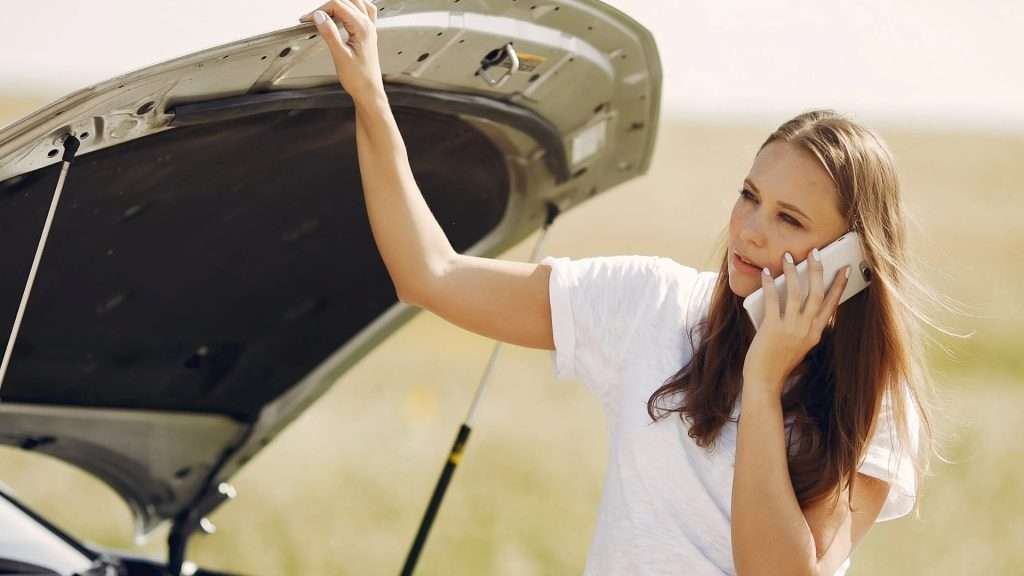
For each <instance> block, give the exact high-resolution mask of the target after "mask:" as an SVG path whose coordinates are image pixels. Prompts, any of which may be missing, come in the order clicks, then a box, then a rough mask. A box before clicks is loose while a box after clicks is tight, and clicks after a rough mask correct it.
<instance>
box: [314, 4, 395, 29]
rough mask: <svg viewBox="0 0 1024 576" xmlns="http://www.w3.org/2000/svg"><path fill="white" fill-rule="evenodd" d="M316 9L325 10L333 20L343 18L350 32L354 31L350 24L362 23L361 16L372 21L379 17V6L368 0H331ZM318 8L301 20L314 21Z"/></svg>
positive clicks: (343, 22)
mask: <svg viewBox="0 0 1024 576" xmlns="http://www.w3.org/2000/svg"><path fill="white" fill-rule="evenodd" d="M367 6H371V7H372V10H371V9H370V8H367ZM316 10H320V11H322V12H324V13H325V14H327V16H328V17H330V18H331V19H333V20H341V21H342V24H344V25H345V28H347V29H348V30H349V32H350V33H351V32H354V30H353V29H352V28H350V25H352V26H355V25H357V24H361V23H360V22H359V21H358V19H359V18H360V17H361V16H365V17H366V18H367V19H369V20H370V21H371V22H372V21H375V20H376V18H377V7H376V6H374V5H373V4H370V2H369V1H368V0H331V1H330V2H325V3H324V4H321V5H320V7H319V8H317V9H316ZM316 10H313V11H312V12H309V13H308V14H304V15H303V16H302V17H300V18H299V22H312V21H313V14H314V13H315V12H316ZM371 13H372V15H371Z"/></svg>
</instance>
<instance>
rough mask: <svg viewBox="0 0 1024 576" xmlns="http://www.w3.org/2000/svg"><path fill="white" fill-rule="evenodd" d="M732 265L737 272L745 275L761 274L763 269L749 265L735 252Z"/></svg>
mask: <svg viewBox="0 0 1024 576" xmlns="http://www.w3.org/2000/svg"><path fill="white" fill-rule="evenodd" d="M732 264H733V267H734V268H735V269H736V271H737V272H743V273H744V274H760V273H761V269H760V268H758V267H757V266H751V265H750V264H747V263H746V262H744V261H743V260H740V257H739V255H738V254H736V253H735V252H733V253H732Z"/></svg>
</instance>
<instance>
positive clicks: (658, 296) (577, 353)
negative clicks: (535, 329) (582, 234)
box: [541, 255, 697, 407]
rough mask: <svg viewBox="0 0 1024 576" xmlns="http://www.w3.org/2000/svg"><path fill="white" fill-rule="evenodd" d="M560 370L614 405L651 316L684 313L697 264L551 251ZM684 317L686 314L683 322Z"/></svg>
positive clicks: (554, 329) (553, 315)
mask: <svg viewBox="0 0 1024 576" xmlns="http://www.w3.org/2000/svg"><path fill="white" fill-rule="evenodd" d="M541 264H546V265H548V266H551V278H550V281H549V298H550V302H551V328H552V335H553V338H554V344H555V350H554V352H553V353H552V354H553V360H554V366H555V376H556V378H558V379H576V380H579V381H580V382H582V383H583V384H585V385H586V386H587V387H588V388H590V389H591V391H592V392H593V393H594V394H595V395H596V396H597V397H598V399H599V400H601V401H602V403H604V404H605V405H606V407H607V406H608V403H609V402H610V401H612V397H613V393H614V392H613V389H614V387H615V386H616V385H617V384H618V383H619V381H620V377H621V373H622V368H623V361H624V356H625V352H626V351H627V350H628V349H629V348H630V346H631V344H632V343H633V342H634V339H636V338H649V337H652V335H651V334H650V333H649V331H650V330H651V328H650V326H652V322H651V320H652V318H653V317H654V316H655V314H657V313H658V312H659V311H660V312H662V313H663V314H660V315H659V317H665V316H671V315H672V314H675V315H677V316H678V315H680V314H681V312H680V308H681V307H680V306H679V302H680V301H681V300H682V298H684V297H685V294H683V293H682V292H685V290H686V289H687V288H688V287H689V286H690V285H692V284H693V282H694V280H695V279H696V277H697V271H696V270H694V269H692V268H689V267H686V266H682V265H680V264H678V263H676V262H675V261H674V260H672V259H670V258H662V257H658V256H635V255H634V256H605V257H594V258H581V259H577V260H572V259H570V258H564V257H563V258H555V257H551V256H549V257H547V258H544V259H543V260H542V261H541ZM683 322H684V320H683V319H682V318H680V319H679V325H682V323H683Z"/></svg>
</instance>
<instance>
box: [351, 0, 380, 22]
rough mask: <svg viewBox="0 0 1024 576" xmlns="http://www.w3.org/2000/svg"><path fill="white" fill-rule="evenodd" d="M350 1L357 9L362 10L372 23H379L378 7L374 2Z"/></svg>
mask: <svg viewBox="0 0 1024 576" xmlns="http://www.w3.org/2000/svg"><path fill="white" fill-rule="evenodd" d="M350 1H351V2H352V3H353V4H355V5H356V7H358V8H359V9H360V10H362V11H363V14H366V16H367V17H368V18H369V19H370V22H376V21H377V6H376V5H375V4H374V3H373V2H371V1H370V0H350Z"/></svg>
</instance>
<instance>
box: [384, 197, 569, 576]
mask: <svg viewBox="0 0 1024 576" xmlns="http://www.w3.org/2000/svg"><path fill="white" fill-rule="evenodd" d="M546 206H547V214H546V216H545V218H544V228H543V229H542V230H541V233H540V237H538V238H537V243H536V244H534V246H533V253H532V254H531V255H530V261H531V262H536V261H537V256H538V255H539V254H540V247H541V245H542V244H543V243H544V238H546V237H547V235H548V230H549V229H550V228H551V224H552V223H553V222H554V221H555V218H557V217H558V214H559V212H560V211H559V209H558V206H556V205H555V204H553V203H552V202H547V203H546ZM501 344H502V343H501V342H498V343H497V344H495V346H494V349H493V350H492V351H491V357H490V359H489V360H488V361H487V367H486V368H485V369H484V374H483V376H482V377H481V378H480V383H479V384H477V387H476V394H474V396H473V403H472V404H470V406H469V412H468V413H467V414H466V418H465V420H463V422H462V425H461V426H459V431H458V433H457V434H456V435H455V443H454V444H452V449H451V451H450V452H448V460H447V461H445V463H444V468H442V469H441V476H440V477H439V478H438V479H437V484H435V485H434V493H433V494H431V496H430V502H429V503H428V504H427V509H426V511H425V512H424V513H423V519H422V520H420V528H419V530H418V531H417V532H416V539H415V540H413V543H412V548H410V549H409V555H408V556H406V557H405V564H404V565H403V566H402V572H401V574H402V576H412V573H413V571H414V570H416V563H417V562H418V561H419V558H420V553H421V552H422V551H423V546H424V544H426V542H427V535H428V534H429V533H430V527H431V526H433V525H434V518H435V517H436V516H437V511H438V509H439V508H440V507H441V501H442V500H443V499H444V495H445V493H446V492H447V491H448V483H449V482H451V480H452V475H453V474H455V467H456V466H458V465H459V461H460V460H462V452H463V451H464V450H465V449H466V443H467V442H469V433H470V432H472V431H473V417H474V416H475V415H476V408H477V405H479V404H480V398H481V396H483V391H484V388H485V387H486V386H487V383H488V382H489V381H490V376H491V372H492V370H493V368H494V361H495V360H496V359H497V357H498V352H499V351H501Z"/></svg>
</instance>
